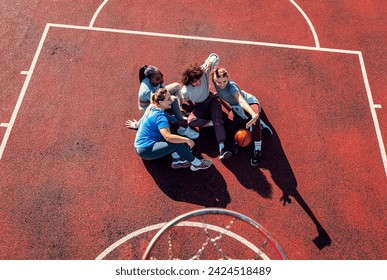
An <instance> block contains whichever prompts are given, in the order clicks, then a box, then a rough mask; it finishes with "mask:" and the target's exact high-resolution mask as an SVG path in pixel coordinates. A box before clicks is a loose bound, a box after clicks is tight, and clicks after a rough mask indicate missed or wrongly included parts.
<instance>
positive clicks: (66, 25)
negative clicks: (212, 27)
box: [48, 23, 360, 54]
mask: <svg viewBox="0 0 387 280" xmlns="http://www.w3.org/2000/svg"><path fill="white" fill-rule="evenodd" d="M48 24H49V25H50V26H51V27H57V28H68V29H78V30H89V31H100V32H110V33H121V34H132V35H142V36H153V37H165V38H175V39H186V40H196V41H207V42H218V43H229V44H240V45H255V46H266V47H276V48H288V49H298V50H312V51H323V52H333V53H345V54H359V53H360V51H354V50H343V49H332V48H320V47H319V48H317V47H310V46H301V45H288V44H277V43H266V42H257V41H248V40H232V39H222V38H213V37H202V36H190V35H180V34H171V33H159V32H146V31H137V30H125V29H114V28H104V27H88V26H79V25H70V24H56V23H48Z"/></svg>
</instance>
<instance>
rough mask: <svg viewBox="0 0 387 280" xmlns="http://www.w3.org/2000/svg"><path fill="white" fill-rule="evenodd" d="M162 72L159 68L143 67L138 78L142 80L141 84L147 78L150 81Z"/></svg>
mask: <svg viewBox="0 0 387 280" xmlns="http://www.w3.org/2000/svg"><path fill="white" fill-rule="evenodd" d="M158 72H160V70H159V68H157V67H156V66H153V65H149V66H148V65H143V66H141V67H140V70H139V71H138V76H139V78H140V83H141V82H142V80H144V79H145V78H148V79H150V78H151V77H152V76H154V75H155V74H157V73H158Z"/></svg>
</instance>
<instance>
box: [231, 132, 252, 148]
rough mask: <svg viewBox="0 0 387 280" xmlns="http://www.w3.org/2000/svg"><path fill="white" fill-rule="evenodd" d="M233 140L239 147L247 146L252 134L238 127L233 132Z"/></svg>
mask: <svg viewBox="0 0 387 280" xmlns="http://www.w3.org/2000/svg"><path fill="white" fill-rule="evenodd" d="M234 141H235V142H237V143H238V145H239V146H240V147H247V146H249V145H250V144H251V142H252V141H253V135H251V132H250V131H248V130H247V129H244V128H242V129H239V130H238V131H237V132H235V134H234Z"/></svg>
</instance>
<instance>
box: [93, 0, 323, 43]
mask: <svg viewBox="0 0 387 280" xmlns="http://www.w3.org/2000/svg"><path fill="white" fill-rule="evenodd" d="M289 1H290V3H292V4H293V5H294V6H295V7H296V8H297V10H298V11H299V12H300V13H301V15H302V16H303V17H304V18H305V21H306V22H307V23H308V26H309V28H310V30H311V31H312V34H313V38H314V43H315V45H316V48H319V47H320V43H319V40H318V36H317V32H316V29H315V28H314V26H313V24H312V21H311V20H310V19H309V17H308V16H307V14H306V13H305V12H304V10H303V9H302V8H301V7H300V6H299V5H298V4H297V3H296V1H294V0H289ZM107 2H109V0H105V1H103V2H102V3H101V5H100V6H99V7H98V9H97V10H96V11H95V13H94V15H93V17H92V19H91V21H90V24H89V27H93V26H94V23H95V21H96V19H97V17H98V15H99V13H100V12H101V10H102V9H103V8H104V6H105V5H106V4H107Z"/></svg>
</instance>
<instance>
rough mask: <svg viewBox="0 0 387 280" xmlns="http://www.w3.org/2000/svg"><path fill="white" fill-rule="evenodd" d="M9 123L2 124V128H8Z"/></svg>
mask: <svg viewBox="0 0 387 280" xmlns="http://www.w3.org/2000/svg"><path fill="white" fill-rule="evenodd" d="M8 126H9V123H0V127H8Z"/></svg>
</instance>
